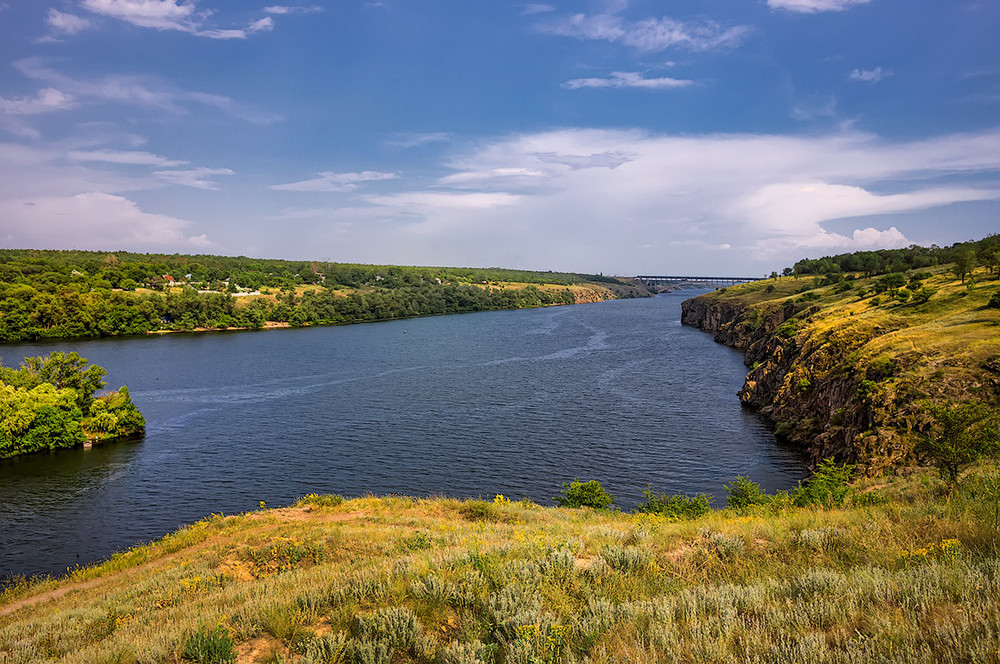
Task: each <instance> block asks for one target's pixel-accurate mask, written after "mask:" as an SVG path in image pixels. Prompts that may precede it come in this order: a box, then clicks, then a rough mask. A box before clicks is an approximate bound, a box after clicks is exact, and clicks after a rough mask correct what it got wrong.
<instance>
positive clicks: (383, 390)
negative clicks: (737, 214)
mask: <svg viewBox="0 0 1000 664" xmlns="http://www.w3.org/2000/svg"><path fill="white" fill-rule="evenodd" d="M693 294H694V293H693V292H691V291H682V292H680V293H671V294H666V295H660V296H659V297H656V298H652V299H638V300H617V301H611V302H604V303H601V304H588V305H576V306H569V307H549V308H544V309H530V310H520V311H499V312H488V313H478V314H466V315H460V316H442V317H436V318H420V319H412V320H406V321H393V322H386V323H375V324H369V325H353V326H347V327H324V328H310V329H290V330H276V331H268V332H255V333H220V334H200V335H198V334H188V335H180V334H177V335H166V336H157V337H149V338H127V339H109V340H97V341H82V342H62V343H58V344H21V345H13V346H0V357H2V358H3V362H4V364H5V365H6V366H16V365H17V364H19V363H20V361H21V360H22V359H23V358H24V357H26V356H32V355H44V354H47V353H49V352H51V351H54V350H65V351H70V350H75V351H77V352H79V353H80V354H81V355H82V356H83V357H85V358H87V359H89V360H90V361H91V362H92V363H95V364H100V365H102V366H104V367H106V368H107V369H108V371H109V375H108V376H107V380H108V387H109V388H117V387H118V386H119V385H122V384H127V385H128V386H129V388H130V390H131V392H132V397H133V400H134V401H135V402H136V404H137V405H138V406H139V408H140V409H141V410H142V411H143V413H144V414H145V416H146V419H147V422H148V426H147V430H146V435H145V437H144V439H142V440H141V441H138V442H131V443H118V444H111V445H106V446H103V447H99V448H94V449H92V450H67V451H61V452H57V453H52V454H40V455H36V456H31V457H28V458H22V459H10V460H6V461H0V577H2V576H5V575H10V574H39V573H60V572H64V571H65V570H66V568H67V567H68V566H72V565H76V564H84V563H87V562H91V561H94V560H98V559H100V558H104V557H106V556H108V555H110V554H111V553H113V552H114V551H116V550H120V549H123V548H127V547H129V546H132V545H134V544H136V543H139V542H142V541H147V540H150V539H155V538H158V537H161V536H163V535H165V534H166V533H168V532H171V531H173V530H175V529H176V528H178V527H179V526H181V525H182V524H185V523H189V522H192V521H196V520H198V519H200V518H202V517H204V516H207V515H208V514H210V513H213V512H225V513H235V512H240V511H244V510H254V509H258V507H259V503H260V502H261V501H263V502H265V503H267V504H268V505H270V506H277V505H286V504H289V503H291V502H293V501H294V500H295V499H296V498H298V497H299V496H302V495H304V494H307V493H311V492H316V493H339V494H342V495H345V496H358V495H363V494H366V493H369V492H370V493H373V494H379V495H381V494H391V493H398V494H406V495H413V496H431V495H446V496H456V497H463V498H464V497H470V496H472V497H475V496H482V497H483V498H486V499H492V498H493V496H494V494H496V493H502V494H505V495H506V496H508V497H510V498H514V499H517V498H522V497H527V498H530V499H532V500H534V501H536V502H538V503H541V504H552V496H554V495H556V494H557V493H558V492H559V490H560V488H561V483H562V482H564V481H569V480H572V479H574V478H580V479H582V480H589V479H598V480H600V481H601V482H602V484H603V485H604V487H605V488H606V489H608V491H610V492H611V493H613V494H614V495H615V496H616V498H617V500H616V504H618V505H619V506H621V507H622V508H623V509H628V508H630V507H632V506H633V505H634V504H635V503H636V502H638V501H639V500H641V499H642V494H641V491H642V489H644V488H645V487H646V486H647V485H651V486H652V487H653V488H655V489H657V490H662V491H667V492H670V493H689V494H693V493H702V492H705V493H710V494H712V495H714V496H717V497H718V500H717V504H721V505H724V504H725V495H726V494H725V491H724V490H723V488H722V485H723V484H724V483H726V482H728V481H730V480H732V479H733V478H734V477H735V476H737V475H748V476H750V477H751V478H753V479H754V480H756V481H758V482H760V483H761V485H763V486H764V487H765V488H767V489H771V490H773V489H779V488H788V487H791V486H793V485H794V484H795V482H796V480H799V479H801V478H803V477H804V476H805V475H806V466H805V463H804V458H803V456H802V455H801V454H800V453H799V452H798V451H797V450H793V449H789V448H787V447H782V446H779V445H778V444H777V443H776V442H775V439H774V436H773V435H772V434H771V433H770V432H769V431H768V429H767V428H766V427H765V426H764V424H763V423H762V422H761V421H760V420H759V419H758V418H757V417H756V416H755V415H754V414H752V413H750V412H747V411H744V410H742V409H741V407H740V404H739V400H738V399H737V397H736V392H737V390H738V389H739V388H740V387H741V385H742V383H743V379H744V377H745V375H746V368H745V367H744V366H743V361H742V356H741V355H740V354H739V353H738V352H736V351H733V350H731V349H729V348H726V347H724V346H722V345H719V344H716V343H714V342H713V341H712V337H711V336H710V335H708V334H705V333H703V332H699V331H697V330H695V329H691V328H687V327H682V326H681V324H680V303H681V301H682V300H683V299H685V298H687V297H690V296H691V295H693Z"/></svg>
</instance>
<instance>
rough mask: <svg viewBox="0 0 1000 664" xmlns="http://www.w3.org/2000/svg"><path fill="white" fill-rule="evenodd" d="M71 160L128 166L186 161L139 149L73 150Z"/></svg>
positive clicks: (164, 164) (179, 163) (68, 155)
mask: <svg viewBox="0 0 1000 664" xmlns="http://www.w3.org/2000/svg"><path fill="white" fill-rule="evenodd" d="M67 158H68V159H69V160H71V161H83V162H101V163H106V164H122V165H128V166H156V167H160V168H162V167H167V166H183V165H184V164H186V163H187V162H186V161H177V160H175V159H167V158H166V157H161V156H160V155H158V154H153V153H152V152H142V151H138V150H108V149H102V150H71V151H70V152H69V153H68V154H67Z"/></svg>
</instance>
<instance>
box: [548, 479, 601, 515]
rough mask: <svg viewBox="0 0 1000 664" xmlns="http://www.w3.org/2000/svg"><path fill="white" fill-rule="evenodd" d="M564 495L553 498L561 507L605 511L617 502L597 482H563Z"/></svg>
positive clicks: (576, 480)
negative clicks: (591, 508)
mask: <svg viewBox="0 0 1000 664" xmlns="http://www.w3.org/2000/svg"><path fill="white" fill-rule="evenodd" d="M560 493H561V494H562V495H560V496H556V497H555V498H553V500H554V501H556V504H558V505H559V506H560V507H593V508H596V509H605V508H607V507H610V506H611V503H613V502H615V497H614V496H613V495H611V494H610V493H608V492H607V491H605V490H604V487H603V486H601V483H600V482H598V481H597V480H590V481H589V482H581V481H580V480H579V479H575V480H573V481H572V482H570V483H566V482H563V488H562V491H560Z"/></svg>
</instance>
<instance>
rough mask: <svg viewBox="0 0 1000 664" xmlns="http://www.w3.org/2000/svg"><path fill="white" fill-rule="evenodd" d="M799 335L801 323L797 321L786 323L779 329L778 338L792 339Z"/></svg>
mask: <svg viewBox="0 0 1000 664" xmlns="http://www.w3.org/2000/svg"><path fill="white" fill-rule="evenodd" d="M798 333H799V322H798V321H797V320H795V319H792V320H790V321H787V322H785V323H784V324H783V325H782V326H781V327H779V328H778V336H779V337H781V338H782V339H791V338H792V337H794V336H795V335H796V334H798Z"/></svg>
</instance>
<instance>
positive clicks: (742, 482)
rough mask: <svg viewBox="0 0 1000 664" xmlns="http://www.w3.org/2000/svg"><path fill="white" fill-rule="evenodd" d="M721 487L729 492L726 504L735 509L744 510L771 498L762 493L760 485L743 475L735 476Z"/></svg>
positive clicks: (762, 503) (766, 502) (763, 503)
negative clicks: (731, 481)
mask: <svg viewBox="0 0 1000 664" xmlns="http://www.w3.org/2000/svg"><path fill="white" fill-rule="evenodd" d="M723 488H724V489H725V490H726V492H727V493H728V494H729V498H728V501H727V506H728V507H729V508H730V509H734V510H737V511H740V512H742V511H746V510H747V509H749V508H751V507H753V506H755V505H767V504H768V503H769V502H771V498H770V497H769V496H768V495H767V494H766V493H764V490H763V489H761V488H760V485H759V484H757V483H756V482H754V481H753V480H751V479H750V478H749V477H745V476H743V475H739V476H737V478H736V480H735V481H733V483H732V484H725V485H723Z"/></svg>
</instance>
